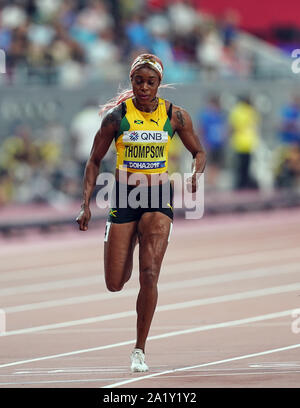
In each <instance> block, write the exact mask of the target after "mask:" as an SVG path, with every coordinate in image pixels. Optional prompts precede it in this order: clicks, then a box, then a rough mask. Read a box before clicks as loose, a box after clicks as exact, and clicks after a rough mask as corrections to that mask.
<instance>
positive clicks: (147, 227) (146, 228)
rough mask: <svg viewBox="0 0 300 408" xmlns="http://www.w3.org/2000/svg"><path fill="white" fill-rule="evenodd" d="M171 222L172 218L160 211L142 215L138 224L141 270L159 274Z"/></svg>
mask: <svg viewBox="0 0 300 408" xmlns="http://www.w3.org/2000/svg"><path fill="white" fill-rule="evenodd" d="M171 224H172V220H171V218H169V217H168V216H167V215H165V214H162V213H161V212H158V211H157V212H156V211H155V212H145V213H144V214H143V216H142V217H141V219H140V221H139V224H138V240H139V262H140V271H143V270H149V271H152V273H153V272H156V273H157V274H159V270H160V266H161V263H162V260H163V257H164V254H165V252H166V249H167V246H168V238H169V234H170V229H171V227H172V225H171ZM157 278H158V276H157Z"/></svg>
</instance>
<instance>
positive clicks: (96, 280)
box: [0, 274, 102, 296]
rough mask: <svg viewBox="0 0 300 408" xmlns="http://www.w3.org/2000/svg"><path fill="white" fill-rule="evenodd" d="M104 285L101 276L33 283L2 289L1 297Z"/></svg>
mask: <svg viewBox="0 0 300 408" xmlns="http://www.w3.org/2000/svg"><path fill="white" fill-rule="evenodd" d="M101 283H102V277H100V274H99V275H93V276H88V277H86V278H78V279H64V280H58V281H52V282H43V283H33V284H32V285H23V286H14V287H8V288H4V289H0V296H14V295H19V294H24V293H37V292H38V293H39V292H45V291H48V290H56V289H64V290H65V289H66V288H76V287H82V286H89V285H93V286H94V285H95V284H99V285H101Z"/></svg>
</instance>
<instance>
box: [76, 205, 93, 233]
mask: <svg viewBox="0 0 300 408" xmlns="http://www.w3.org/2000/svg"><path fill="white" fill-rule="evenodd" d="M90 218H91V211H90V209H89V207H86V206H83V207H82V208H81V210H80V213H79V214H78V217H77V218H76V222H77V223H78V225H79V229H80V230H81V231H87V229H88V223H89V221H90Z"/></svg>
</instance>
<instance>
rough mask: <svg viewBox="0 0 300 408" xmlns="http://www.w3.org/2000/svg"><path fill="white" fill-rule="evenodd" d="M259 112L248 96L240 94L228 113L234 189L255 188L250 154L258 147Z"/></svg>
mask: <svg viewBox="0 0 300 408" xmlns="http://www.w3.org/2000/svg"><path fill="white" fill-rule="evenodd" d="M259 119H260V118H259V114H258V112H257V110H256V109H255V107H254V106H253V104H252V102H251V100H250V98H249V97H248V96H242V97H241V98H240V100H239V101H238V103H237V104H236V105H235V106H234V107H233V109H232V110H231V112H230V115H229V124H230V127H231V146H232V149H233V151H234V153H235V160H236V163H235V179H236V185H235V187H236V189H238V190H242V189H253V188H257V183H256V181H255V180H253V178H252V177H251V174H250V164H251V158H252V154H253V153H254V151H255V150H256V148H257V147H258V141H259V133H258V124H259Z"/></svg>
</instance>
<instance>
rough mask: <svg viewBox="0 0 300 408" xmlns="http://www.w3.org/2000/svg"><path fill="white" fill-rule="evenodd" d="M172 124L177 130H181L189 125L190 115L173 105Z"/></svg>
mask: <svg viewBox="0 0 300 408" xmlns="http://www.w3.org/2000/svg"><path fill="white" fill-rule="evenodd" d="M172 119H173V123H174V124H175V126H176V128H177V129H183V128H184V127H186V126H187V125H189V124H191V116H190V114H189V113H188V112H187V111H186V110H185V109H184V108H182V107H181V106H178V105H173V115H172Z"/></svg>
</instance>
